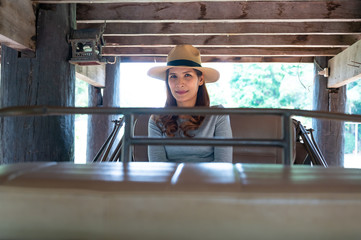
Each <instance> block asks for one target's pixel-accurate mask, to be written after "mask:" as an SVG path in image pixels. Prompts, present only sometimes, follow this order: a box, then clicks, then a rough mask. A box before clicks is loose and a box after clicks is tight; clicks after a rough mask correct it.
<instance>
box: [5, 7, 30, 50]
mask: <svg viewBox="0 0 361 240" xmlns="http://www.w3.org/2000/svg"><path fill="white" fill-rule="evenodd" d="M19 9H21V11H19ZM0 19H1V20H0V44H1V43H2V44H6V45H7V46H9V47H11V48H14V49H17V50H19V51H32V50H35V38H36V36H35V35H36V33H35V14H34V11H33V6H32V4H31V2H30V1H22V0H2V1H0Z"/></svg>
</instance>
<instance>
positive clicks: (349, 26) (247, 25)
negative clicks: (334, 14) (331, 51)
mask: <svg viewBox="0 0 361 240" xmlns="http://www.w3.org/2000/svg"><path fill="white" fill-rule="evenodd" d="M102 25H103V24H84V23H79V24H78V26H77V27H78V29H84V28H99V27H101V26H102ZM186 34H191V35H193V36H197V35H203V34H212V35H227V34H228V35H261V34H262V35H279V34H282V35H301V34H305V35H351V34H356V35H357V34H358V35H359V34H361V22H264V23H257V22H238V23H237V22H233V23H232V22H230V23H227V24H225V23H219V22H207V21H202V22H199V23H187V22H186V23H171V22H168V23H159V22H157V23H137V22H129V23H107V24H106V28H105V32H104V35H105V36H110V35H112V36H127V35H138V36H141V35H155V36H162V35H164V36H172V35H186Z"/></svg>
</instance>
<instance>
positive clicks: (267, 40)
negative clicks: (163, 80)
mask: <svg viewBox="0 0 361 240" xmlns="http://www.w3.org/2000/svg"><path fill="white" fill-rule="evenodd" d="M104 39H105V41H106V46H122V45H123V46H144V45H153V46H172V45H177V44H192V45H197V46H208V47H211V46H218V47H222V46H223V47H235V46H238V47H328V48H330V47H348V46H350V45H352V44H353V43H354V42H356V41H357V40H358V36H354V35H350V36H349V35H346V36H344V35H341V36H333V35H330V36H314V35H310V36H309V35H298V36H289V35H279V36H253V35H252V36H234V35H229V36H212V35H210V36H197V37H194V36H170V37H165V36H163V37H162V36H145V37H143V36H139V37H138V36H132V37H112V36H105V37H104Z"/></svg>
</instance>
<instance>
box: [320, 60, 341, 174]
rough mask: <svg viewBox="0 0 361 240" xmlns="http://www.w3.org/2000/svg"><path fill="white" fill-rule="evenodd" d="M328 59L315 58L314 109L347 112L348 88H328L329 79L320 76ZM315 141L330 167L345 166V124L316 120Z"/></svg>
mask: <svg viewBox="0 0 361 240" xmlns="http://www.w3.org/2000/svg"><path fill="white" fill-rule="evenodd" d="M327 62H328V59H327V57H316V58H315V67H314V69H315V85H314V95H313V109H314V110H316V111H327V112H340V113H344V112H345V106H346V87H345V86H344V87H340V88H337V89H328V88H327V78H326V77H324V76H321V75H318V71H320V70H322V69H323V68H325V67H327ZM313 128H314V129H315V140H316V142H317V144H318V145H319V147H320V150H321V152H322V153H323V155H324V157H325V159H326V161H327V163H328V164H329V165H330V166H340V167H343V165H344V135H343V133H344V122H342V121H335V120H324V119H314V120H313Z"/></svg>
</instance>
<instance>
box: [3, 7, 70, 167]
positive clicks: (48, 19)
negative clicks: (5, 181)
mask: <svg viewBox="0 0 361 240" xmlns="http://www.w3.org/2000/svg"><path fill="white" fill-rule="evenodd" d="M38 7H39V9H38V15H37V49H36V57H35V58H21V57H20V54H19V53H18V52H17V51H16V50H13V49H11V48H9V47H6V46H4V45H3V46H2V58H1V65H2V71H1V75H2V76H1V82H0V107H1V108H3V107H10V106H27V105H49V106H74V89H75V70H74V69H75V68H74V66H73V65H71V64H69V62H68V58H69V52H70V51H69V50H70V49H69V48H70V46H69V44H68V42H67V34H68V33H69V32H70V29H71V27H74V26H75V5H69V4H58V5H55V4H54V5H47V4H40V5H39V6H38ZM0 146H1V148H0V163H14V162H32V161H73V159H74V117H73V116H70V115H68V116H52V117H4V118H1V119H0Z"/></svg>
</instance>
